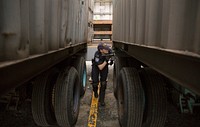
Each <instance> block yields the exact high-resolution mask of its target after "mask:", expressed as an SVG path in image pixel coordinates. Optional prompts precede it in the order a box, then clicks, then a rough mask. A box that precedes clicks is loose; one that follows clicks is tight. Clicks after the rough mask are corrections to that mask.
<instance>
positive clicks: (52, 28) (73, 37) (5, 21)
mask: <svg viewBox="0 0 200 127" xmlns="http://www.w3.org/2000/svg"><path fill="white" fill-rule="evenodd" d="M87 11H88V2H87V1H86V0H15V1H13V0H1V1H0V34H1V36H0V61H1V62H3V61H7V60H18V59H22V58H27V57H29V56H30V55H35V54H43V53H47V52H49V51H52V50H58V49H59V48H64V47H66V46H68V45H73V44H79V43H82V42H86V41H87V22H88V13H87Z"/></svg>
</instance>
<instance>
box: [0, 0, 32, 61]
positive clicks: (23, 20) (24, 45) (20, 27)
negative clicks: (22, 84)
mask: <svg viewBox="0 0 200 127" xmlns="http://www.w3.org/2000/svg"><path fill="white" fill-rule="evenodd" d="M26 10H27V11H26ZM28 10H29V1H26V0H22V1H20V0H15V1H12V0H1V2H0V16H1V18H0V34H1V36H0V41H1V42H0V54H1V55H0V61H3V60H12V59H20V58H25V57H27V56H28V55H29V39H28V37H29V32H28V31H29V27H28V26H29V22H28V21H29V11H28Z"/></svg>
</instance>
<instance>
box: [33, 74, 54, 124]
mask: <svg viewBox="0 0 200 127" xmlns="http://www.w3.org/2000/svg"><path fill="white" fill-rule="evenodd" d="M57 76H58V73H57V72H56V71H50V72H46V73H44V74H42V75H40V77H38V78H37V79H36V80H35V81H34V84H33V92H32V114H33V119H34V121H35V123H36V124H37V125H39V126H49V125H55V124H56V118H55V114H54V108H53V102H52V91H53V87H54V84H55V82H56V78H57Z"/></svg>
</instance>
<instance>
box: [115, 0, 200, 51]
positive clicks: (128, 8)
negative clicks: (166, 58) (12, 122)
mask: <svg viewBox="0 0 200 127" xmlns="http://www.w3.org/2000/svg"><path fill="white" fill-rule="evenodd" d="M113 6H114V8H113V9H114V15H113V19H114V22H113V40H114V41H123V42H127V43H130V44H139V45H145V46H154V47H157V48H163V49H167V50H168V49H169V50H172V51H184V52H185V51H186V52H185V53H186V54H187V55H188V54H189V55H191V53H195V54H200V24H199V21H200V2H199V1H198V0H123V1H122V0H120V1H117V0H115V1H114V5H113ZM187 52H189V53H187ZM190 52H191V53H190Z"/></svg>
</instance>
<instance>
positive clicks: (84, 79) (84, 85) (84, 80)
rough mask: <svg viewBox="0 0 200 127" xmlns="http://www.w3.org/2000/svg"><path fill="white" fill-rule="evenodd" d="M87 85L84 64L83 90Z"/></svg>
mask: <svg viewBox="0 0 200 127" xmlns="http://www.w3.org/2000/svg"><path fill="white" fill-rule="evenodd" d="M86 83H87V72H86V65H85V64H84V70H83V88H85V87H86Z"/></svg>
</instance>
